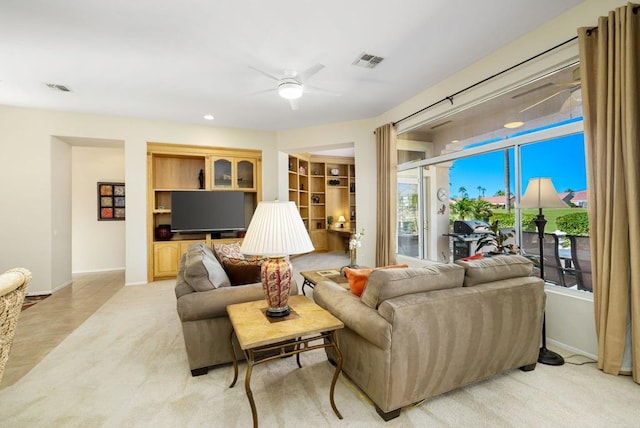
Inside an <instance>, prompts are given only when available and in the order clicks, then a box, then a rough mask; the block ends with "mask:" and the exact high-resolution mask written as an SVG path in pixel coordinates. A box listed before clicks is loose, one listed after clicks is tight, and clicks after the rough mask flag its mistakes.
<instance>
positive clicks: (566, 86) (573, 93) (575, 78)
mask: <svg viewBox="0 0 640 428" xmlns="http://www.w3.org/2000/svg"><path fill="white" fill-rule="evenodd" d="M553 85H554V86H556V87H558V90H556V91H555V92H554V93H552V94H551V95H549V96H546V97H544V98H542V99H541V100H538V101H536V102H535V103H533V104H531V105H530V106H528V107H525V108H523V109H522V110H520V113H524V112H525V111H527V110H531V109H532V108H534V107H537V106H539V105H540V104H542V103H544V102H546V101H549V100H550V99H552V98H554V97H556V96H558V95H561V94H563V93H566V92H567V91H569V97H568V98H567V99H566V100H565V102H564V103H562V107H561V108H560V111H561V112H566V111H568V110H570V104H571V101H572V100H573V101H574V102H578V103H580V102H582V95H581V93H580V92H579V91H580V88H581V82H580V67H576V68H575V69H574V70H573V72H572V80H570V81H567V82H559V83H554V84H553Z"/></svg>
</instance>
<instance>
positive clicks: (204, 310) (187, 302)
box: [178, 283, 264, 322]
mask: <svg viewBox="0 0 640 428" xmlns="http://www.w3.org/2000/svg"><path fill="white" fill-rule="evenodd" d="M260 299H264V292H263V291H262V284H260V283H255V284H247V285H239V286H236V287H220V288H216V289H215V290H209V291H196V292H194V293H191V294H186V295H184V296H182V297H180V298H179V299H178V315H179V316H180V320H181V321H183V322H184V321H197V320H202V319H210V318H218V317H226V316H227V305H231V304H234V303H243V302H251V301H254V300H260Z"/></svg>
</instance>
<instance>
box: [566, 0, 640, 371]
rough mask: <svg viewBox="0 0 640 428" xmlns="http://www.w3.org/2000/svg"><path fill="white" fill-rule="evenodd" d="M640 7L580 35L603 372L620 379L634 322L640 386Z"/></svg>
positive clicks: (633, 342)
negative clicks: (627, 337)
mask: <svg viewBox="0 0 640 428" xmlns="http://www.w3.org/2000/svg"><path fill="white" fill-rule="evenodd" d="M638 18H639V17H638V8H637V5H633V4H628V6H623V7H619V8H617V9H616V10H615V11H612V12H610V13H609V15H608V16H606V17H600V18H599V20H598V27H597V28H592V29H587V28H581V29H579V30H578V40H579V46H580V75H581V79H582V97H583V109H584V138H585V146H586V155H587V177H588V178H587V179H588V186H589V205H588V210H589V222H590V225H591V226H590V235H591V255H592V272H593V292H594V310H595V319H596V333H597V336H598V367H599V368H600V369H601V370H603V371H604V372H605V373H611V374H620V373H621V366H622V361H623V355H624V351H625V340H626V335H627V323H628V320H630V321H631V329H630V333H631V348H632V349H631V351H632V372H633V379H634V381H635V382H639V383H640V152H639V148H640V147H639V146H640V133H639V128H638V122H639V120H638V116H639V115H640V102H639V94H638V91H639V89H640V88H639V81H640V67H639V60H638V52H639V50H640V28H639V26H638Z"/></svg>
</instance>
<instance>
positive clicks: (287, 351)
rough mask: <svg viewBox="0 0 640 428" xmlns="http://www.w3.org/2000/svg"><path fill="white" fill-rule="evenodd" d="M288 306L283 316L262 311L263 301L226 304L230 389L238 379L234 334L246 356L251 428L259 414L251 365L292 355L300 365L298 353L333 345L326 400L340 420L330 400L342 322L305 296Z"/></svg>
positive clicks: (338, 368)
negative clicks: (333, 355)
mask: <svg viewBox="0 0 640 428" xmlns="http://www.w3.org/2000/svg"><path fill="white" fill-rule="evenodd" d="M289 307H290V308H291V313H290V314H289V315H287V316H285V317H282V318H272V317H267V316H266V314H265V312H266V310H267V302H266V301H265V300H259V301H255V302H247V303H238V304H234V305H229V306H227V313H228V314H229V319H230V320H231V325H232V327H233V328H232V330H231V335H230V336H229V343H230V347H231V356H232V358H233V372H234V373H233V382H231V385H230V386H229V388H233V386H234V385H235V384H236V380H238V361H237V358H236V354H235V351H234V347H233V335H234V334H235V335H236V337H237V338H238V343H239V344H240V348H241V349H242V351H243V352H244V355H245V358H246V359H247V374H246V376H245V380H244V387H245V391H246V393H247V398H248V399H249V405H250V406H251V414H252V416H253V426H254V428H257V426H258V413H257V410H256V405H255V402H254V400H253V393H252V392H251V372H252V369H253V366H255V365H257V364H260V363H265V362H267V361H271V360H274V359H277V358H282V357H286V356H290V355H295V356H296V362H297V363H298V367H302V366H301V365H300V354H301V353H302V352H306V351H311V350H314V349H321V348H333V350H334V352H335V354H336V360H337V361H336V369H335V371H334V373H333V380H332V381H331V388H330V390H329V401H330V402H331V408H332V409H333V412H334V413H335V414H336V416H338V418H339V419H342V415H341V414H340V412H339V411H338V409H337V408H336V404H335V402H334V400H333V393H334V390H335V386H336V381H337V380H338V375H339V374H340V371H341V370H342V354H341V353H340V349H339V348H338V345H337V343H336V337H335V331H336V330H338V329H340V328H343V327H344V324H343V323H342V321H340V320H339V319H337V318H336V317H334V316H333V315H331V314H330V313H329V312H328V311H326V310H324V309H322V308H321V307H320V306H318V305H316V304H315V303H313V302H312V301H311V300H309V299H308V298H306V297H304V296H291V297H290V298H289ZM311 342H317V343H311Z"/></svg>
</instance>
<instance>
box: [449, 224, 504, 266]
mask: <svg viewBox="0 0 640 428" xmlns="http://www.w3.org/2000/svg"><path fill="white" fill-rule="evenodd" d="M490 233H493V232H491V230H490V229H489V224H488V223H487V222H485V221H482V220H456V221H454V222H453V232H451V233H448V234H447V236H449V238H450V239H451V241H452V244H453V260H458V259H462V258H464V257H469V256H471V255H473V254H475V253H476V246H477V242H478V240H479V239H480V238H482V237H483V236H484V235H487V234H490Z"/></svg>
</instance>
